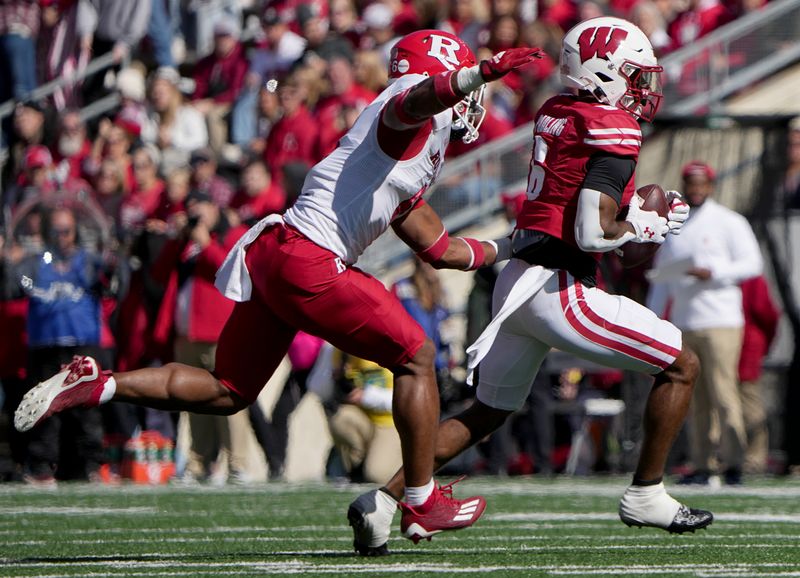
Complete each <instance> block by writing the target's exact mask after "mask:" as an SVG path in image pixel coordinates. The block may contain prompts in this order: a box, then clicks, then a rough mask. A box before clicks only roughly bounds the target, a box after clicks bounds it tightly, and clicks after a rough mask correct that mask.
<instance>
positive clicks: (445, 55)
mask: <svg viewBox="0 0 800 578" xmlns="http://www.w3.org/2000/svg"><path fill="white" fill-rule="evenodd" d="M459 48H461V45H460V44H459V43H458V41H457V40H455V39H454V38H448V37H447V36H440V35H438V34H431V46H430V48H429V49H428V56H432V57H433V58H435V59H436V60H438V61H439V62H441V63H442V66H444V67H445V68H446V69H447V70H455V69H456V68H458V65H459V60H458V56H456V52H458V49H459Z"/></svg>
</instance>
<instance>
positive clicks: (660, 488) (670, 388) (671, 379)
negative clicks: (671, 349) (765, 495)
mask: <svg viewBox="0 0 800 578" xmlns="http://www.w3.org/2000/svg"><path fill="white" fill-rule="evenodd" d="M699 367H700V364H699V361H698V359H697V356H696V355H695V354H694V353H693V352H692V351H691V350H690V349H688V348H686V347H684V348H683V349H682V351H681V353H680V354H679V355H678V357H677V359H676V360H675V362H674V363H673V364H672V365H670V366H669V367H668V368H667V369H665V370H664V371H663V372H661V373H660V374H658V375H656V377H655V383H654V384H653V388H652V389H651V391H650V396H649V398H648V400H647V406H646V408H645V414H644V439H643V442H642V450H641V454H640V458H639V464H638V466H637V468H636V474H635V475H634V481H633V483H632V484H631V485H630V486H629V487H628V489H627V490H626V491H625V494H624V495H623V496H622V499H621V500H620V504H619V517H620V519H621V520H622V521H623V522H624V523H625V524H627V525H628V526H638V527H643V526H650V527H654V528H661V529H663V530H666V531H668V532H672V533H684V532H694V531H695V530H699V529H701V528H705V527H706V526H708V525H709V524H711V523H712V522H713V521H714V515H713V514H712V513H711V512H708V511H706V510H699V509H695V508H690V507H688V506H685V505H683V504H681V503H680V502H678V501H677V500H675V499H674V498H672V497H671V496H670V495H669V494H667V491H666V489H665V488H664V483H663V481H662V478H663V475H664V466H665V464H666V460H667V455H668V453H669V450H670V448H671V447H672V444H673V442H674V441H675V438H676V437H677V435H678V432H679V430H680V428H681V426H682V425H683V422H684V420H685V418H686V413H687V412H688V409H689V403H690V402H691V399H692V391H693V389H694V382H695V380H696V378H697V374H698V371H699Z"/></svg>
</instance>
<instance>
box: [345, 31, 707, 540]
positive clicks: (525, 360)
mask: <svg viewBox="0 0 800 578" xmlns="http://www.w3.org/2000/svg"><path fill="white" fill-rule="evenodd" d="M660 71H661V67H660V66H658V63H657V61H656V58H655V56H654V55H653V50H652V47H651V46H650V42H649V41H648V39H647V37H646V36H645V35H644V33H642V31H641V30H639V29H638V28H637V27H636V26H634V25H633V24H631V23H629V22H627V21H625V20H621V19H619V18H608V17H602V18H595V19H591V20H587V21H584V22H582V23H580V24H578V25H576V26H575V27H574V28H572V29H571V30H570V31H569V32H568V33H567V34H566V35H565V37H564V40H563V46H562V53H561V74H562V80H563V82H564V84H565V86H566V87H568V88H572V89H573V90H572V91H571V92H570V93H568V94H560V95H557V96H555V97H553V98H551V99H550V100H548V101H547V102H546V103H544V104H543V105H542V107H541V109H540V110H539V112H538V113H537V117H536V121H535V129H534V147H533V154H532V159H531V169H530V173H529V177H528V193H527V198H526V201H525V203H524V204H523V206H522V209H521V211H520V214H519V216H518V217H517V225H516V231H515V233H514V237H513V238H514V241H513V243H512V245H513V257H514V258H512V259H511V261H510V262H509V264H508V265H507V266H506V268H505V269H504V270H503V271H502V273H501V274H500V276H499V278H498V280H497V285H496V287H495V290H494V296H493V301H494V303H493V308H494V318H493V320H492V322H491V323H490V325H489V327H488V328H487V329H486V331H484V333H483V334H482V335H481V337H479V338H478V340H477V341H476V342H475V343H474V344H473V345H472V346H470V347H469V348H468V350H467V352H468V354H469V357H470V359H469V366H470V369H475V368H476V367H477V369H478V370H479V371H476V373H477V379H476V381H477V391H476V400H475V402H473V404H472V405H471V406H470V407H469V408H468V409H466V410H465V411H464V412H462V413H461V414H459V415H457V416H455V417H453V418H451V419H448V420H446V421H444V422H443V423H442V425H441V427H440V428H439V433H438V437H437V440H436V464H437V466H441V465H443V464H445V463H447V462H448V461H449V460H450V459H452V458H453V457H454V456H456V455H458V454H459V453H460V452H462V451H463V450H464V449H466V448H468V447H469V446H471V445H472V444H474V443H476V442H477V441H479V440H481V439H483V438H484V437H485V436H487V435H489V434H490V433H492V432H493V431H494V430H495V429H497V428H498V427H500V426H501V425H502V424H503V422H504V421H505V420H506V419H507V418H508V416H509V415H511V414H512V413H514V411H516V410H517V409H519V408H520V407H521V406H522V404H523V403H524V401H525V399H526V398H527V396H528V394H529V392H530V388H531V384H532V383H533V380H534V377H535V376H536V373H537V371H538V370H539V366H540V364H541V362H542V360H543V359H544V357H545V355H546V354H547V353H548V351H549V350H550V349H551V348H553V347H556V348H558V349H560V350H562V351H566V352H569V353H572V354H573V355H575V356H577V357H581V358H583V359H588V360H590V361H592V362H594V363H599V364H601V365H606V366H609V367H615V368H620V369H627V370H632V371H639V372H643V373H646V374H649V375H652V376H654V384H653V387H652V389H651V392H650V396H649V399H648V403H647V407H646V409H645V415H644V439H643V440H642V450H641V454H640V458H639V463H638V464H637V468H636V472H635V473H634V477H633V482H632V483H631V485H630V486H629V487H628V488H627V490H626V491H625V493H624V495H623V498H622V500H621V501H620V506H619V516H620V518H621V520H622V521H623V522H624V523H626V524H627V525H629V526H651V527H656V528H661V529H664V530H667V531H669V532H677V533H681V532H694V531H695V530H697V529H700V528H704V527H706V526H708V525H709V524H710V523H711V522H712V521H713V516H712V514H711V513H710V512H707V511H705V510H697V509H693V508H689V507H687V506H684V505H683V504H681V503H679V502H678V501H677V500H675V499H673V498H672V497H671V496H670V495H669V494H667V492H666V490H665V488H664V484H663V481H662V478H663V474H664V466H665V462H666V459H667V454H668V452H669V449H670V447H671V446H672V443H673V440H674V439H675V436H676V435H677V433H678V431H679V430H680V427H681V425H682V424H683V422H684V419H685V417H686V412H687V409H688V407H689V402H690V400H691V398H692V391H693V387H694V382H695V379H696V377H697V371H698V361H697V357H696V355H695V354H694V353H693V352H692V351H691V350H689V349H688V348H686V347H685V346H683V345H682V343H681V333H680V331H679V330H678V329H677V328H676V327H675V326H674V325H672V324H671V323H669V322H668V321H665V320H662V319H659V318H658V317H657V316H656V315H655V314H654V313H653V312H652V311H650V310H649V309H647V308H645V307H644V306H643V305H640V304H638V303H636V302H634V301H632V300H630V299H627V298H625V297H620V296H616V295H610V294H608V293H606V292H604V291H602V290H601V289H599V288H597V287H595V281H594V277H595V270H596V259H597V258H598V254H599V253H601V252H604V251H609V250H613V249H615V248H618V247H620V246H622V245H623V244H624V243H626V242H629V241H633V242H639V243H643V242H658V243H663V242H664V238H665V235H666V234H668V233H674V234H677V233H678V232H679V231H680V228H681V226H682V225H683V222H684V221H685V220H686V218H687V217H688V212H689V209H688V206H686V204H685V203H683V202H682V200H681V197H680V195H677V194H676V195H673V202H672V207H671V209H672V210H671V213H670V214H669V218H668V219H667V218H663V217H660V216H659V215H658V214H657V213H655V212H648V211H642V210H640V209H639V206H638V204H635V203H633V202H631V199H632V198H633V193H634V182H633V173H634V169H635V167H636V162H637V160H638V155H639V147H640V146H641V131H640V129H639V125H638V123H637V120H638V119H643V120H651V119H652V117H653V115H655V113H656V110H657V108H658V104H659V102H660V99H661V94H660V93H659V90H658V74H659V73H660ZM629 202H630V205H629V207H630V209H629V211H628V214H627V218H626V219H620V220H617V216H618V214H619V209H620V207H621V206H625V205H627V204H628V203H629ZM647 231H651V232H652V231H654V232H656V233H657V234H656V235H655V236H654V235H652V234H647ZM478 363H480V365H478ZM401 489H402V472H398V474H397V475H396V476H395V477H394V478H393V479H392V480H391V481H390V482H389V483H388V484H387V485H386V487H385V488H382V489H381V490H373V491H371V492H368V493H366V494H364V495H362V496H360V497H359V498H358V499H356V500H355V501H354V502H353V504H352V505H351V511H350V516H351V517H352V518H356V519H361V520H363V522H362V523H361V533H360V535H359V539H360V540H361V541H363V542H364V543H366V544H369V545H373V546H376V545H378V544H382V543H385V542H386V540H387V539H388V537H389V528H390V525H391V516H392V513H393V511H394V508H393V507H392V505H391V504H390V503H389V500H388V499H387V497H388V496H391V495H394V494H395V493H398V492H399V491H401Z"/></svg>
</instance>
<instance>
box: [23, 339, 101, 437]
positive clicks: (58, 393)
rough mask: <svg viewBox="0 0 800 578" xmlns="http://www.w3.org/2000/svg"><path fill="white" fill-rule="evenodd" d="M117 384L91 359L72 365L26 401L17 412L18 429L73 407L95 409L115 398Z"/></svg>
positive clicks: (77, 360)
mask: <svg viewBox="0 0 800 578" xmlns="http://www.w3.org/2000/svg"><path fill="white" fill-rule="evenodd" d="M115 387H116V386H115V382H114V380H113V378H112V377H111V373H110V372H106V371H102V370H101V369H100V367H99V366H98V365H97V362H96V361H95V360H94V359H92V358H91V357H89V356H86V355H84V356H79V355H76V356H75V357H73V359H72V362H71V363H69V364H68V365H66V366H64V367H63V368H62V369H61V371H60V372H58V373H57V374H55V375H54V376H53V377H51V378H50V379H48V380H46V381H43V382H41V383H39V385H37V386H35V387H34V388H33V389H31V390H30V391H29V392H28V393H26V394H25V396H24V397H23V398H22V401H21V402H20V404H19V407H17V410H16V411H15V412H14V427H15V428H17V431H21V432H24V431H28V430H29V429H31V428H32V427H34V426H35V425H37V424H39V423H40V422H41V421H42V420H44V419H46V418H48V417H49V416H51V415H53V414H54V413H56V412H59V411H63V410H65V409H69V408H71V407H95V406H97V405H100V404H101V403H104V402H106V401H108V400H109V399H111V397H112V396H113V395H114V389H115Z"/></svg>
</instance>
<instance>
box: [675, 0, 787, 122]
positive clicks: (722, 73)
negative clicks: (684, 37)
mask: <svg viewBox="0 0 800 578" xmlns="http://www.w3.org/2000/svg"><path fill="white" fill-rule="evenodd" d="M798 30H800V0H777V1H775V2H770V3H768V4H766V5H765V6H764V8H762V9H761V10H758V11H755V12H752V13H750V14H747V15H745V16H743V17H741V18H738V19H737V20H734V21H733V22H731V23H730V24H727V25H726V26H723V27H722V28H719V29H718V30H715V31H714V32H712V33H710V34H708V35H707V36H704V37H702V38H700V39H699V40H697V41H695V42H693V43H692V44H690V45H688V46H686V47H684V48H681V49H680V50H677V51H675V52H673V53H671V54H668V55H667V56H665V57H664V58H662V59H660V61H661V64H662V65H663V66H664V71H665V75H664V76H665V79H664V84H665V86H664V102H665V105H664V109H663V111H662V112H663V113H666V114H668V115H671V116H689V115H692V114H695V113H698V112H706V113H708V112H710V113H717V112H721V109H722V101H723V100H724V99H725V98H727V97H728V96H730V95H732V94H734V93H736V92H738V91H740V90H742V89H744V88H746V87H748V86H750V85H752V84H754V83H756V82H758V81H760V80H763V79H764V78H767V77H768V76H770V75H772V74H774V73H776V72H778V71H779V70H781V69H783V68H785V67H787V66H789V65H791V64H793V63H796V62H798V61H800V37H798V35H797V31H798Z"/></svg>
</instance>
